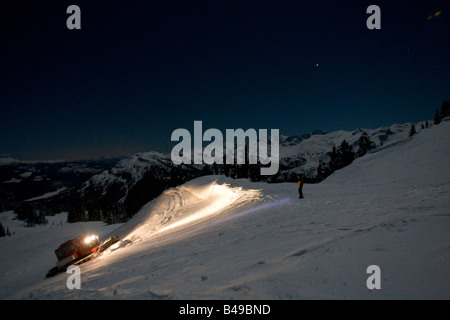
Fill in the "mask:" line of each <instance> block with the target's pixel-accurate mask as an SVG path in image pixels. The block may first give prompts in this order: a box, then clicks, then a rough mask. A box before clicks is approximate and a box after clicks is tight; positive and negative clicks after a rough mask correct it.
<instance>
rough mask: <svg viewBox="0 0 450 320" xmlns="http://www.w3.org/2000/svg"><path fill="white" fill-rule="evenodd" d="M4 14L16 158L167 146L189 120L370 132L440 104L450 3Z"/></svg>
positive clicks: (194, 5)
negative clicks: (77, 21)
mask: <svg viewBox="0 0 450 320" xmlns="http://www.w3.org/2000/svg"><path fill="white" fill-rule="evenodd" d="M392 2H394V4H393V3H392ZM71 4H76V5H78V6H79V7H80V9H81V30H68V29H67V27H66V20H67V18H68V17H69V16H70V14H67V13H66V9H67V7H68V6H69V5H71ZM371 4H375V5H378V6H379V7H380V9H381V30H369V29H368V28H367V27H366V20H367V18H368V17H369V14H367V13H366V9H367V7H368V6H369V5H371ZM1 14H2V18H1V22H0V29H1V31H0V32H1V39H2V45H1V50H0V57H1V64H2V66H1V76H2V77H1V78H2V83H1V86H0V87H1V89H0V90H1V91H0V112H1V114H0V154H2V155H8V156H11V157H13V158H18V159H23V160H49V159H71V160H75V159H87V158H98V157H100V156H117V155H131V154H133V153H136V152H141V151H151V150H154V151H162V152H169V151H170V150H171V149H172V147H173V146H174V145H175V144H176V142H171V141H170V136H171V133H172V131H173V130H175V129H177V128H186V129H188V130H189V131H191V132H192V133H193V122H194V120H202V121H203V129H204V130H206V129H208V128H218V129H220V130H225V129H227V128H230V129H237V128H242V129H244V130H246V129H248V128H255V129H260V128H261V129H280V133H281V134H285V135H299V134H304V133H307V132H311V131H312V130H315V129H322V130H325V131H334V130H339V129H343V130H353V129H355V128H359V127H361V128H372V129H374V128H378V127H380V126H389V125H391V124H393V123H406V122H415V121H421V120H426V119H432V118H433V116H434V112H435V110H436V109H438V108H440V106H441V104H442V101H443V100H449V99H450V0H439V1H436V0H431V1H392V0H391V1H379V0H371V1H364V0H363V1H361V0H354V1H300V0H295V1H294V0H292V1H288V0H277V1H275V0H273V1H264V0H254V1H251V0H239V1H238V0H227V1H219V0H202V1H196V0H189V1H181V0H177V1H168V0H164V1H153V0H145V1H143V0H139V1H138V0H133V1H92V0H90V1H80V0H73V1H70V2H69V1H21V0H7V1H3V2H2V5H1Z"/></svg>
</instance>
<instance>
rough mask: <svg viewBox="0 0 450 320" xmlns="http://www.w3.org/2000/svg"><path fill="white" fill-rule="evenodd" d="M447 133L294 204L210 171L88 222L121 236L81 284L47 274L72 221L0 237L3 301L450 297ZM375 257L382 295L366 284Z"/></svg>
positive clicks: (292, 190) (346, 173)
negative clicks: (131, 209) (117, 218)
mask: <svg viewBox="0 0 450 320" xmlns="http://www.w3.org/2000/svg"><path fill="white" fill-rule="evenodd" d="M449 133H450V122H449V121H444V122H443V123H442V124H441V125H439V126H435V127H433V128H431V129H429V130H424V131H422V132H421V133H420V134H418V135H416V136H414V137H413V138H411V139H406V140H405V141H403V142H399V143H396V144H393V145H392V146H390V147H389V148H383V149H381V150H378V151H376V152H373V153H370V154H368V155H366V156H365V157H362V158H360V159H357V160H356V161H355V162H354V163H353V164H352V165H350V166H349V167H346V168H344V169H341V170H339V171H337V172H335V173H334V174H333V175H332V176H330V177H329V178H328V179H327V180H325V181H323V182H322V183H320V184H316V185H306V186H305V188H304V194H305V199H301V200H300V199H298V194H297V187H296V184H295V183H281V184H266V183H250V182H248V181H247V180H244V179H240V180H232V179H228V178H225V177H217V176H208V177H202V178H198V179H195V180H192V181H190V182H188V183H186V184H184V185H182V186H179V187H177V188H172V189H169V190H166V191H165V192H164V193H163V194H162V195H161V196H160V197H158V198H156V199H154V200H153V201H151V202H149V203H148V204H147V205H145V206H144V207H143V208H142V209H141V211H140V212H139V213H138V214H137V215H135V216H134V217H133V218H132V219H131V220H130V221H129V222H128V223H126V224H124V225H120V226H108V227H105V226H102V225H101V224H97V225H95V228H93V229H96V230H98V231H100V232H102V234H103V237H107V236H108V235H113V234H118V235H119V236H120V237H121V239H122V241H121V242H119V243H118V244H117V246H114V247H112V248H110V249H109V250H107V251H106V252H105V254H103V255H101V256H100V257H99V258H97V259H95V260H92V261H90V262H88V263H86V264H83V265H82V266H81V270H82V286H81V287H82V289H81V290H69V289H67V287H66V280H67V277H68V276H67V275H66V274H60V275H57V276H55V277H54V278H51V279H46V280H44V279H43V277H44V275H45V272H46V271H47V269H49V268H51V267H52V263H54V261H55V260H56V259H55V258H54V257H51V255H52V254H53V250H54V248H56V246H57V245H58V244H59V243H58V242H59V241H61V242H62V238H63V236H62V235H61V231H62V230H69V227H72V226H69V225H68V224H64V225H63V226H60V227H54V228H49V227H47V229H45V230H46V233H45V234H44V233H43V232H41V233H37V232H35V233H32V232H31V231H29V230H28V231H27V232H28V233H29V234H28V235H24V236H20V235H19V234H18V235H15V236H14V237H10V238H5V239H0V259H1V260H2V261H5V262H2V264H1V265H0V284H1V286H2V288H6V290H2V292H1V293H0V298H2V299H5V298H6V299H9V298H19V299H315V298H321V299H323V298H325V299H342V298H344V299H345V298H350V299H355V298H356V299H403V298H407V299H408V298H409V299H416V298H419V299H421V298H439V299H442V298H444V299H448V298H450V277H449V276H448V270H449V267H450V239H449V237H448V231H449V230H450V229H449V228H450V220H449V218H450V214H449V203H450V201H449V200H450V187H449V186H450V168H449V166H448V163H449V160H450V152H449V149H448V145H449V144H450V134H449ZM0 217H2V215H0ZM5 219H6V218H5ZM2 221H3V220H2ZM88 225H90V224H86V226H88ZM43 228H44V227H43ZM58 228H61V229H58ZM37 229H38V228H37ZM70 230H78V231H79V230H80V225H79V224H78V229H77V228H72V229H70ZM71 232H72V233H73V234H76V232H75V231H71ZM56 235H57V236H56ZM31 239H33V241H35V244H34V246H32V245H31V246H30V247H29V248H27V247H26V246H25V243H29V242H26V241H30V240H31ZM38 247H39V248H40V249H45V250H46V253H45V256H44V257H41V258H40V259H39V255H38V254H37V253H33V252H34V251H36V250H37V248H38ZM47 249H48V252H47ZM16 250H17V251H19V250H22V251H23V252H24V255H23V256H21V255H20V254H15V253H14V252H15V251H16ZM33 250H34V251H33ZM28 254H29V255H31V256H27V255H28ZM11 256H13V258H12V259H11ZM8 257H9V258H10V260H7V258H8ZM31 258H33V259H35V260H34V264H32V263H31V262H30V261H31V260H30V259H31ZM6 261H8V262H6ZM372 264H376V265H379V266H380V268H381V271H382V289H381V290H368V289H367V287H366V280H367V277H368V275H367V274H366V268H367V267H368V266H369V265H372ZM19 266H20V268H19V271H20V272H24V273H26V272H29V275H28V276H26V277H23V275H20V274H17V272H16V273H14V272H13V270H15V268H16V269H17V268H18V267H19ZM21 276H22V277H21ZM24 278H25V279H24Z"/></svg>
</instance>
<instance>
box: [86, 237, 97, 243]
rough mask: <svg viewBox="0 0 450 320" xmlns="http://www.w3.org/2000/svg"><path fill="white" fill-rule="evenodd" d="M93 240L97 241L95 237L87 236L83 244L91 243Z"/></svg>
mask: <svg viewBox="0 0 450 320" xmlns="http://www.w3.org/2000/svg"><path fill="white" fill-rule="evenodd" d="M95 239H97V236H89V237H86V239H84V243H86V244H89V243H91V242H92V241H94V240H95Z"/></svg>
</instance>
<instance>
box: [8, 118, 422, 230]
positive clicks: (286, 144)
mask: <svg viewBox="0 0 450 320" xmlns="http://www.w3.org/2000/svg"><path fill="white" fill-rule="evenodd" d="M415 126H416V128H418V129H417V131H420V130H421V129H420V128H419V127H420V124H415ZM410 128H411V124H410V123H408V124H394V125H391V126H389V127H381V128H378V129H355V130H353V131H345V130H339V131H334V132H324V131H320V130H315V131H313V132H311V133H308V134H303V135H299V136H283V135H282V136H280V141H279V142H280V170H279V172H278V174H277V175H275V176H270V177H261V176H258V177H254V176H249V175H244V176H242V175H241V176H239V175H238V174H237V171H236V170H235V171H234V173H233V172H232V171H230V168H225V167H226V166H223V165H222V166H217V165H212V166H211V165H185V164H181V165H174V164H173V162H172V161H171V158H170V154H167V153H159V152H155V151H151V152H141V153H137V154H135V155H133V156H131V157H128V158H112V159H100V160H85V161H43V162H42V161H41V162H32V161H19V160H15V159H11V158H0V211H6V210H14V211H15V212H16V213H17V214H18V217H19V219H22V220H25V221H27V223H28V224H29V225H34V224H35V223H45V222H46V218H45V217H46V216H48V215H52V214H55V213H59V212H63V211H64V212H68V221H69V222H76V221H91V220H94V221H95V220H102V221H105V222H107V223H116V222H124V221H127V220H129V219H130V218H131V217H132V216H133V215H134V214H135V213H136V212H138V211H139V209H140V208H141V207H142V206H143V205H144V204H146V203H147V202H149V201H150V200H152V199H154V198H156V197H157V196H158V195H160V194H161V193H162V192H163V191H164V190H166V189H168V188H170V187H175V186H178V185H181V184H183V183H184V182H186V181H189V180H191V179H193V178H196V177H200V176H204V175H210V174H224V175H227V176H231V177H234V178H240V177H246V178H247V177H248V178H249V179H250V180H253V181H261V180H263V181H264V180H265V181H268V182H271V183H273V182H287V181H294V180H295V179H296V176H297V174H300V173H301V174H303V175H304V177H305V180H306V181H307V182H318V181H320V179H319V178H318V171H317V168H318V166H319V163H320V162H323V163H328V162H329V161H330V155H331V152H332V150H333V147H337V146H339V145H340V144H341V143H342V141H344V140H345V141H346V142H347V143H348V144H350V145H351V146H352V147H353V149H354V150H355V152H357V151H358V148H359V146H358V140H359V139H360V137H361V135H362V134H363V133H365V134H367V136H368V137H369V139H370V140H371V141H372V142H373V143H374V145H375V146H376V148H377V149H380V148H385V147H388V146H391V145H393V144H396V143H399V142H400V141H403V140H405V139H407V138H408V136H409V131H410ZM233 174H234V175H233Z"/></svg>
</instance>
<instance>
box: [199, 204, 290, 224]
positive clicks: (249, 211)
mask: <svg viewBox="0 0 450 320" xmlns="http://www.w3.org/2000/svg"><path fill="white" fill-rule="evenodd" d="M290 200H291V199H290V198H286V199H282V200H279V201H275V202H271V203H266V204H263V205H261V206H258V207H254V208H251V209H248V210H245V211H242V212H239V213H236V214H234V215H232V216H228V217H225V218H223V219H220V220H218V221H214V222H211V223H210V224H208V227H210V226H213V225H216V224H219V223H222V222H226V221H230V220H232V219H235V218H239V217H242V216H245V215H247V214H249V213H252V212H255V211H259V210H263V209H268V208H273V207H276V206H279V205H282V204H285V203H288V202H289V201H290Z"/></svg>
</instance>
